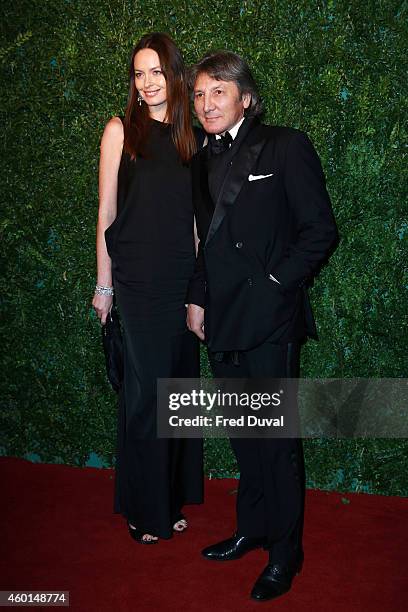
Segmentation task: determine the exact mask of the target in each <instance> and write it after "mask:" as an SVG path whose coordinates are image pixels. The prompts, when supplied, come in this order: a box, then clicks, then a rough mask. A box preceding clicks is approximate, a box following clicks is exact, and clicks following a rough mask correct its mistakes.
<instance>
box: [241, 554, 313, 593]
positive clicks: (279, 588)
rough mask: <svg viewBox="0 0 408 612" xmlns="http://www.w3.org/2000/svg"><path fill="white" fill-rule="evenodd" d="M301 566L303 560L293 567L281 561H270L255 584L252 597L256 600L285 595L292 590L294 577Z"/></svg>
mask: <svg viewBox="0 0 408 612" xmlns="http://www.w3.org/2000/svg"><path fill="white" fill-rule="evenodd" d="M301 568H302V562H301V561H299V563H297V564H296V566H295V567H292V568H290V567H288V566H287V565H283V564H281V563H268V565H267V566H266V567H265V569H264V570H263V572H262V573H261V575H260V576H259V578H258V579H257V581H256V582H255V584H254V588H253V589H252V591H251V598H252V599H255V600H256V601H267V600H269V599H275V598H276V597H279V596H280V595H284V593H287V592H288V591H289V590H290V588H291V586H292V580H293V577H294V576H295V574H298V573H299V572H300V570H301Z"/></svg>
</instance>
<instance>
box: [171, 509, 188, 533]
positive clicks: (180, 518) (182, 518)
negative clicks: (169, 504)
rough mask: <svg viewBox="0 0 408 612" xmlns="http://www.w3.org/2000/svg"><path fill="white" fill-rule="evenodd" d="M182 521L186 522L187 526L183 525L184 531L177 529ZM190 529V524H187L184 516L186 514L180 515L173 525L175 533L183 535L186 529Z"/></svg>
mask: <svg viewBox="0 0 408 612" xmlns="http://www.w3.org/2000/svg"><path fill="white" fill-rule="evenodd" d="M180 521H185V525H183V528H182V529H175V525H177V523H179V522H180ZM187 528H188V523H187V519H186V517H185V516H184V514H181V512H180V514H179V515H178V517H177V518H176V520H175V521H174V523H173V531H174V533H183V532H184V531H186V529H187Z"/></svg>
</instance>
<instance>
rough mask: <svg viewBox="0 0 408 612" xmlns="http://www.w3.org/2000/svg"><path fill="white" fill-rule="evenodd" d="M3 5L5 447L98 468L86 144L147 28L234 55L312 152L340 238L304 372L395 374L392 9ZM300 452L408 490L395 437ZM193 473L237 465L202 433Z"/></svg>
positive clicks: (106, 411) (105, 409)
mask: <svg viewBox="0 0 408 612" xmlns="http://www.w3.org/2000/svg"><path fill="white" fill-rule="evenodd" d="M3 15H4V17H3V22H2V26H1V28H2V34H1V39H2V42H1V50H0V61H1V70H2V73H1V74H2V77H1V78H2V88H1V94H0V95H1V102H2V105H1V106H2V111H1V114H2V119H3V136H2V139H1V143H0V147H1V148H2V149H3V151H2V152H3V153H4V155H3V159H4V161H3V163H2V165H1V167H0V173H1V175H0V176H1V185H2V192H3V197H4V208H3V211H4V212H3V214H2V216H1V220H0V223H1V233H2V246H1V249H2V255H3V265H2V272H3V277H2V281H1V282H2V292H1V293H2V297H1V309H2V323H1V325H2V331H3V341H2V347H1V348H2V350H1V353H2V362H3V363H2V372H3V373H4V372H7V376H5V377H3V381H2V386H1V407H2V410H1V423H0V425H1V430H2V432H3V439H2V441H1V444H0V447H1V449H2V453H3V454H12V455H18V456H27V454H29V453H31V455H30V456H36V457H37V458H39V459H40V460H42V461H61V462H65V463H72V464H78V465H84V464H85V463H86V462H88V461H89V456H90V452H92V453H95V454H96V456H97V457H99V458H100V460H101V462H102V463H103V464H104V465H111V464H112V461H113V456H114V445H115V411H116V410H115V397H114V395H113V393H112V392H111V391H110V390H109V387H108V384H107V383H106V379H105V375H104V364H103V358H102V354H101V350H100V330H99V326H98V323H97V321H96V320H95V317H94V315H93V311H92V310H91V308H90V301H91V295H92V291H93V286H94V281H95V272H94V270H95V256H94V235H95V221H96V214H97V166H98V148H99V140H100V136H101V133H102V130H103V126H104V124H105V122H106V121H107V119H108V118H109V117H110V116H112V115H114V114H116V113H119V112H121V111H123V108H124V106H125V103H126V95H127V63H128V58H129V54H130V51H131V48H132V46H133V44H134V42H135V41H136V40H137V39H138V38H139V37H140V35H141V34H143V33H144V32H146V31H152V30H161V31H166V32H168V33H170V34H171V35H172V36H173V37H174V38H175V40H176V41H177V42H178V44H179V46H180V47H181V49H182V50H183V52H184V54H185V59H186V61H187V62H193V61H195V60H196V59H198V57H199V56H200V55H202V54H203V53H204V52H206V51H207V50H209V49H214V48H229V49H232V50H234V51H237V52H239V53H242V54H243V55H244V56H245V57H246V58H247V59H248V60H249V62H250V64H251V66H252V67H253V71H254V74H255V77H256V79H257V81H258V82H259V85H260V89H261V92H262V94H263V97H264V100H265V111H266V113H265V119H266V121H268V122H270V123H277V124H283V125H291V126H294V127H299V128H301V129H303V130H305V131H306V132H308V133H309V135H310V136H311V138H312V140H313V141H314V143H315V145H316V148H317V150H318V151H319V153H320V156H321V159H322V162H323V166H324V169H325V172H326V176H327V181H328V188H329V191H330V193H331V196H332V200H333V205H334V209H335V213H336V217H337V220H338V224H339V228H340V232H341V236H342V241H341V245H340V247H339V249H338V250H337V252H336V254H335V255H334V257H333V258H332V260H331V264H330V266H328V267H327V268H326V269H325V270H324V272H323V273H322V275H321V277H320V278H319V279H318V281H317V282H316V284H315V287H314V288H313V291H312V299H313V303H314V306H315V310H316V314H317V320H318V325H319V329H320V337H321V340H320V342H319V343H315V342H309V343H308V345H307V346H306V348H305V350H304V356H303V374H304V375H306V376H318V377H343V376H344V377H351V376H361V377H401V376H406V374H407V368H406V366H407V361H406V360H407V358H406V353H407V350H406V345H407V325H408V323H407V317H406V304H407V286H408V280H407V266H406V262H407V260H408V256H407V236H408V220H407V210H406V205H405V203H404V199H403V194H404V186H403V175H404V170H405V168H406V160H404V159H403V146H402V143H403V140H404V136H405V134H404V132H403V123H402V116H403V111H404V104H405V100H406V98H405V97H404V93H405V92H404V89H405V88H404V85H405V81H404V78H405V74H404V71H403V66H404V63H405V50H404V46H403V43H404V33H406V31H405V30H404V29H403V28H404V25H403V24H404V23H406V17H407V15H406V4H405V3H403V2H397V1H395V0H375V1H374V0H367V1H366V2H364V3H362V2H360V0H349V1H347V2H346V1H337V0H326V1H321V2H313V1H310V0H299V1H298V2H297V3H293V2H290V1H288V0H286V1H283V0H281V1H279V2H278V1H275V0H271V1H261V0H259V1H255V0H252V1H251V0H247V1H245V0H241V1H240V2H238V1H236V0H231V1H230V2H225V1H224V0H207V1H206V2H204V1H203V0H191V1H190V2H186V1H185V0H175V1H174V2H173V3H171V4H169V3H163V2H161V1H159V0H157V1H153V0H152V1H146V2H141V1H139V2H135V1H130V0H120V1H119V0H109V1H108V0H75V1H74V0H65V1H63V0H58V1H57V0H43V1H42V2H41V3H37V2H35V3H33V2H31V1H28V0H15V1H14V2H13V3H11V2H10V3H7V4H6V5H4V6H3ZM203 359H205V357H204V356H203ZM204 365H205V367H207V366H206V364H204ZM92 456H94V455H92ZM306 457H307V467H308V478H309V484H310V485H311V486H319V487H324V488H337V489H341V490H365V491H378V492H385V493H394V494H403V493H406V492H407V480H406V476H405V474H406V473H407V467H408V457H407V445H406V443H405V441H403V440H400V441H398V440H395V441H386V440H371V441H330V440H313V441H308V442H307V443H306ZM207 471H208V472H209V473H211V474H219V475H220V474H221V475H222V474H233V473H235V471H236V466H235V464H234V462H233V460H232V457H231V454H230V451H229V447H228V444H227V443H226V442H225V443H223V441H217V442H214V441H212V442H209V443H208V444H207Z"/></svg>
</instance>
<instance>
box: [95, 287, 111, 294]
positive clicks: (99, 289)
mask: <svg viewBox="0 0 408 612" xmlns="http://www.w3.org/2000/svg"><path fill="white" fill-rule="evenodd" d="M95 293H96V294H97V295H113V293H114V291H113V287H103V286H102V285H96V287H95Z"/></svg>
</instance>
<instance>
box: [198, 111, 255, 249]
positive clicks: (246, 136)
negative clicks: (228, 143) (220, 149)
mask: <svg viewBox="0 0 408 612" xmlns="http://www.w3.org/2000/svg"><path fill="white" fill-rule="evenodd" d="M252 126H253V129H252V130H251V128H252ZM242 127H244V124H243V126H242ZM245 127H246V128H247V129H246V130H245V132H244V133H243V134H242V141H241V142H237V143H236V144H237V150H236V153H235V154H234V156H233V158H232V161H231V165H230V166H229V168H228V171H227V174H226V176H225V180H224V183H223V185H222V187H221V190H220V193H219V196H218V199H217V202H216V206H215V210H214V215H213V218H212V221H211V225H210V228H209V230H208V234H207V239H206V242H205V245H206V246H207V245H208V243H209V242H210V240H212V238H213V237H214V235H215V234H216V232H217V231H218V229H219V227H220V225H221V223H222V221H223V220H224V217H225V215H226V214H227V213H228V211H229V210H230V208H231V206H232V204H234V202H235V200H236V198H237V197H238V194H239V192H240V191H241V189H242V187H243V185H244V183H245V181H246V180H247V179H248V175H249V173H250V171H251V169H252V168H253V166H254V164H255V162H256V160H257V158H258V156H259V155H260V153H261V151H262V149H263V147H264V145H265V142H266V138H265V137H263V135H262V133H260V130H259V128H260V127H261V126H259V127H258V125H257V124H255V125H253V122H251V123H249V124H248V125H247V126H245ZM239 136H240V134H239V133H238V136H237V138H238V137H239ZM207 189H208V188H207Z"/></svg>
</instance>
